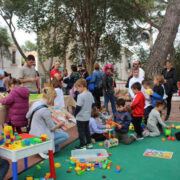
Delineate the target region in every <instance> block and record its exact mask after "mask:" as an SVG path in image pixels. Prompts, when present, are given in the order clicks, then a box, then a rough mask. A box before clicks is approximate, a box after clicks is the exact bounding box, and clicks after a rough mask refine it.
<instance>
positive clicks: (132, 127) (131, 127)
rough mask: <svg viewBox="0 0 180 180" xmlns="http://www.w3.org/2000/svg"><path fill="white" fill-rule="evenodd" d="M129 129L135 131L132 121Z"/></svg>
mask: <svg viewBox="0 0 180 180" xmlns="http://www.w3.org/2000/svg"><path fill="white" fill-rule="evenodd" d="M129 130H131V131H134V126H133V124H132V123H131V124H130V125H129Z"/></svg>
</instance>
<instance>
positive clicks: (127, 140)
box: [114, 99, 136, 145]
mask: <svg viewBox="0 0 180 180" xmlns="http://www.w3.org/2000/svg"><path fill="white" fill-rule="evenodd" d="M116 109H117V111H116V114H115V119H114V121H115V122H116V123H118V124H119V125H121V126H119V127H117V128H116V138H118V139H119V141H122V142H123V143H124V144H126V145H128V144H131V143H132V142H134V141H135V140H136V136H135V135H133V134H132V135H131V136H130V137H128V131H129V125H130V122H131V119H132V118H131V114H130V113H129V112H128V111H126V110H125V109H126V108H125V100H124V99H118V100H117V101H116Z"/></svg>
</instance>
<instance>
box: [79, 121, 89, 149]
mask: <svg viewBox="0 0 180 180" xmlns="http://www.w3.org/2000/svg"><path fill="white" fill-rule="evenodd" d="M77 128H78V133H79V140H80V146H85V145H86V144H89V143H91V135H90V131H89V121H78V120H77ZM85 138H86V143H85Z"/></svg>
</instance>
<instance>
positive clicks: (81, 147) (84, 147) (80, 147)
mask: <svg viewBox="0 0 180 180" xmlns="http://www.w3.org/2000/svg"><path fill="white" fill-rule="evenodd" d="M74 149H86V146H80V145H79V146H75V148H74Z"/></svg>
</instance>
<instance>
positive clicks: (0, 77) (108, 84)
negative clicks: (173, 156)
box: [0, 55, 177, 167]
mask: <svg viewBox="0 0 180 180" xmlns="http://www.w3.org/2000/svg"><path fill="white" fill-rule="evenodd" d="M34 66H35V58H34V56H32V55H29V56H28V57H27V59H26V64H25V65H24V66H23V67H22V69H21V71H20V76H19V79H15V78H12V77H11V75H10V74H6V75H5V72H3V71H2V70H1V71H0V91H5V90H6V91H8V92H10V93H9V95H8V96H7V97H6V98H3V99H1V100H0V103H2V104H4V105H8V106H9V109H8V116H7V119H6V123H7V124H9V125H12V127H13V130H14V131H17V132H18V133H22V129H21V128H22V127H24V126H25V127H27V131H28V132H29V133H30V134H33V135H36V136H40V135H41V134H47V135H48V137H49V138H52V139H54V152H58V151H59V150H60V146H59V144H61V143H62V142H64V141H66V140H68V138H69V136H68V134H67V133H66V132H59V131H57V129H58V128H60V127H61V126H62V125H63V123H59V124H56V125H55V124H54V123H53V120H52V116H51V112H50V110H49V109H48V106H52V105H61V106H62V107H64V106H65V105H64V94H66V95H71V96H73V97H74V99H75V100H76V102H77V106H76V109H75V112H74V116H75V118H76V122H77V129H78V134H79V141H80V144H79V146H77V147H75V148H76V149H85V148H93V142H95V141H102V140H105V139H106V133H107V132H108V131H109V130H108V127H107V125H106V122H108V121H115V122H116V123H118V124H119V126H118V127H116V129H115V136H116V137H117V138H118V139H119V141H122V142H123V143H124V144H127V145H128V144H131V143H133V142H134V141H136V140H142V139H143V138H144V137H146V136H152V137H154V136H159V135H160V133H161V132H162V126H163V127H166V128H170V127H169V126H167V125H166V124H165V123H164V121H166V120H168V118H169V115H170V112H171V100H172V95H173V93H175V92H176V91H177V77H176V71H175V69H174V68H173V67H172V64H171V62H170V61H166V64H165V68H164V70H163V72H162V74H158V75H156V76H154V80H153V83H152V82H150V81H147V80H146V78H145V72H144V71H143V69H142V68H141V64H140V61H135V63H134V64H133V69H132V73H131V74H130V75H129V78H128V81H127V84H126V87H127V88H128V93H129V95H130V101H131V102H130V103H128V104H126V102H125V100H124V99H122V98H120V99H117V98H115V95H114V89H115V87H116V83H115V76H114V67H113V65H112V64H106V65H105V66H104V68H103V71H102V70H101V68H100V65H99V64H98V63H96V64H94V71H93V73H92V74H91V75H89V74H88V72H87V71H86V69H85V68H83V66H82V65H79V66H78V67H77V66H76V65H71V73H70V74H68V72H67V70H66V69H64V71H63V72H61V71H60V63H59V62H58V61H56V62H55V63H54V66H53V68H52V69H51V72H50V79H51V82H50V85H49V87H44V88H43V89H42V91H41V93H42V94H43V98H42V99H40V100H38V101H37V102H35V103H34V104H33V105H32V107H31V108H30V109H29V94H37V93H39V89H40V83H39V74H38V72H37V71H36V70H35V68H34ZM7 83H8V85H7ZM102 96H104V105H103V104H102V102H101V100H100V98H101V97H102ZM109 102H110V103H111V109H112V110H110V109H109V106H108V104H109ZM164 108H166V109H167V113H166V117H165V119H162V111H163V110H164ZM111 112H112V113H111ZM143 118H144V119H145V124H146V128H145V129H142V127H141V122H142V120H143ZM131 122H132V124H133V125H134V129H135V132H136V135H135V134H133V135H131V136H129V135H128V131H129V125H130V123H131ZM40 156H41V157H42V158H44V159H46V158H48V156H47V154H46V152H45V153H41V154H40ZM0 167H1V165H0Z"/></svg>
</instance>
